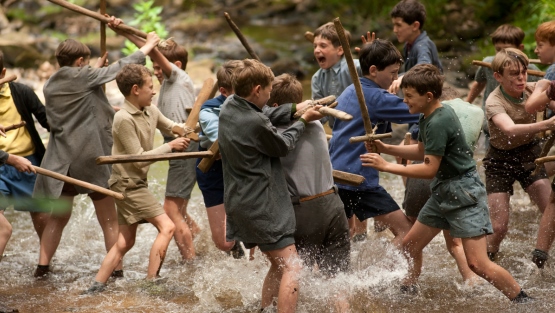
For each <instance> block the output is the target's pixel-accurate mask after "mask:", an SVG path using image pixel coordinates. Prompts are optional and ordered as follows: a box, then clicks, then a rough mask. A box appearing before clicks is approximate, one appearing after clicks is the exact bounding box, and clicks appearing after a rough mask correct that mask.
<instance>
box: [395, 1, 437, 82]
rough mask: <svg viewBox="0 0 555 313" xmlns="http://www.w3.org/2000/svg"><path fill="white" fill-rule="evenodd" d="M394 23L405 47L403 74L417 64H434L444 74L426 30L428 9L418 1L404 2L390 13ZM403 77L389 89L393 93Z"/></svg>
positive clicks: (398, 36) (399, 38)
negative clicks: (424, 28)
mask: <svg viewBox="0 0 555 313" xmlns="http://www.w3.org/2000/svg"><path fill="white" fill-rule="evenodd" d="M389 15H390V16H391V22H392V23H393V32H394V33H395V36H397V40H398V41H399V42H400V43H404V44H405V45H404V46H403V60H404V61H405V65H404V67H403V72H405V73H406V72H407V71H408V70H410V69H411V68H412V67H413V66H415V65H416V64H422V63H427V64H433V65H435V66H436V67H437V68H438V69H439V71H440V72H443V67H442V65H441V61H440V60H439V55H438V53H437V48H436V45H435V44H434V42H433V41H432V40H430V37H428V33H427V32H426V31H425V30H422V29H423V27H424V22H425V21H426V8H425V7H424V5H423V4H422V3H420V2H418V0H402V1H401V2H399V3H397V4H396V5H395V7H393V9H392V10H391V12H390V13H389ZM402 79H403V77H402V76H401V77H399V78H398V79H396V80H395V81H394V82H393V83H392V84H391V87H389V91H390V92H391V93H397V91H398V90H399V86H400V85H401V80H402Z"/></svg>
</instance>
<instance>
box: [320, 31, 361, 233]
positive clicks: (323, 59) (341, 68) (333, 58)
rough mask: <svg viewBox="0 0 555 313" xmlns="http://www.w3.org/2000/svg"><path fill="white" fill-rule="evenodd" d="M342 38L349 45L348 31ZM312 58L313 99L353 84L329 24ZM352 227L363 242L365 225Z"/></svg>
mask: <svg viewBox="0 0 555 313" xmlns="http://www.w3.org/2000/svg"><path fill="white" fill-rule="evenodd" d="M345 36H346V37H347V40H348V41H351V33H349V31H345ZM314 57H315V58H316V61H318V65H319V66H320V69H319V70H318V71H316V73H314V75H313V76H312V82H311V88H312V99H315V100H317V99H322V98H325V97H327V96H331V95H333V96H336V97H339V95H340V94H341V93H342V92H343V91H344V90H345V88H347V87H348V86H349V85H351V84H352V83H353V81H352V79H351V74H350V73H349V67H348V66H347V60H346V59H345V52H344V51H343V46H341V41H339V36H338V35H337V30H336V29H335V25H334V24H333V23H332V22H329V23H326V24H324V25H322V26H320V27H318V28H317V29H316V31H315V32H314ZM354 63H355V67H356V69H357V72H358V76H359V77H361V76H362V71H361V70H360V63H359V60H357V59H355V60H354ZM326 121H327V122H328V124H329V127H330V128H333V125H334V123H335V118H333V117H330V116H326V117H324V118H323V119H322V121H321V122H322V123H325V122H326ZM351 223H354V224H355V234H354V235H355V237H353V240H355V239H356V241H359V240H364V239H365V238H366V229H367V225H366V222H360V221H357V220H356V219H353V220H352V221H351Z"/></svg>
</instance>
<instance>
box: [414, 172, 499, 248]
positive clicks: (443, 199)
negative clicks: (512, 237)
mask: <svg viewBox="0 0 555 313" xmlns="http://www.w3.org/2000/svg"><path fill="white" fill-rule="evenodd" d="M430 187H431V188H432V195H431V197H430V199H429V200H428V202H426V204H425V205H424V207H423V208H422V211H420V214H419V215H418V221H419V222H421V223H422V224H424V225H427V226H430V227H435V228H440V229H448V230H449V232H450V233H451V236H453V237H455V238H472V237H478V236H481V235H487V234H492V233H493V229H492V226H491V220H490V217H489V209H488V200H487V195H486V188H485V187H484V184H483V183H482V181H481V180H480V177H479V176H478V173H477V172H476V171H475V170H473V171H470V172H468V173H466V174H463V175H461V176H458V177H455V178H451V179H446V180H441V181H439V180H437V179H434V181H433V182H432V185H431V186H430Z"/></svg>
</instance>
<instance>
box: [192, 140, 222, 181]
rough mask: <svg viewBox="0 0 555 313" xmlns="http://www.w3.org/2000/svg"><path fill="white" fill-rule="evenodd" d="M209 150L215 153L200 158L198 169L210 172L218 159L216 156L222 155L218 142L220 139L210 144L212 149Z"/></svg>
mask: <svg viewBox="0 0 555 313" xmlns="http://www.w3.org/2000/svg"><path fill="white" fill-rule="evenodd" d="M208 151H210V152H212V153H213V155H212V156H211V157H209V158H204V159H202V160H200V162H199V164H198V165H197V167H198V169H199V170H200V171H201V172H203V173H206V172H208V170H209V169H210V168H211V167H212V165H213V164H214V161H216V158H218V157H219V155H220V146H219V144H218V139H216V141H214V143H213V144H212V146H210V149H208Z"/></svg>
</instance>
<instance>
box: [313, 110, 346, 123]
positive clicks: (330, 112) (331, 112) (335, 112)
mask: <svg viewBox="0 0 555 313" xmlns="http://www.w3.org/2000/svg"><path fill="white" fill-rule="evenodd" d="M318 112H320V113H321V114H322V115H326V116H333V117H335V118H337V119H340V120H342V121H350V120H352V119H353V116H352V115H351V114H349V113H346V112H343V111H340V110H336V109H332V108H328V107H321V108H320V110H318Z"/></svg>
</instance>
